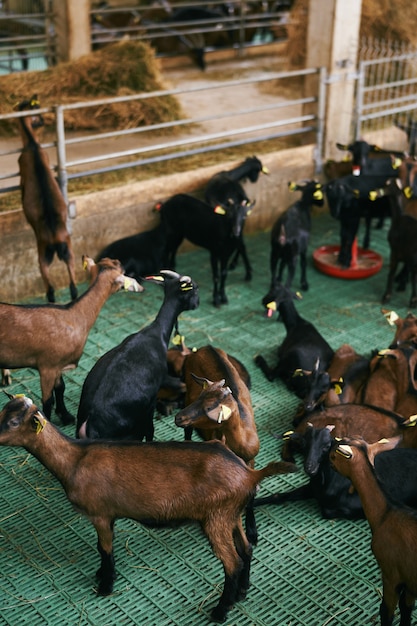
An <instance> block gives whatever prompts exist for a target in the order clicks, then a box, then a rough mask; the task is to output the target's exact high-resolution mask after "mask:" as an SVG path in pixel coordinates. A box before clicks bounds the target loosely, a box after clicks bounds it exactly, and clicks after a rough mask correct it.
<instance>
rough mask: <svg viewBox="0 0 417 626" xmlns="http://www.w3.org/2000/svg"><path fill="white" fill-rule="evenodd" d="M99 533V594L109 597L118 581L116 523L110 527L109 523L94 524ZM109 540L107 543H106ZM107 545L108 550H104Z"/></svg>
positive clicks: (97, 574) (97, 576)
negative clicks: (114, 535)
mask: <svg viewBox="0 0 417 626" xmlns="http://www.w3.org/2000/svg"><path fill="white" fill-rule="evenodd" d="M93 524H94V527H95V529H96V531H97V535H98V541H97V550H98V551H99V554H100V557H101V565H100V567H99V569H98V570H97V572H96V578H97V580H98V589H97V594H98V595H99V596H108V595H110V594H111V592H112V591H113V584H114V581H115V580H116V570H115V565H114V555H113V527H114V522H111V523H110V527H109V526H108V523H107V522H104V526H103V522H102V521H100V522H99V523H97V524H96V523H95V522H93ZM106 539H107V542H106V541H105V540H106ZM106 543H107V544H108V545H109V547H108V549H107V550H106V549H105V548H104V545H106Z"/></svg>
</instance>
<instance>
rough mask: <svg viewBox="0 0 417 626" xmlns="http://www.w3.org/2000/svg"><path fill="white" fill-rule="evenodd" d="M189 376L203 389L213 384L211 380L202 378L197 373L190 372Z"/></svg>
mask: <svg viewBox="0 0 417 626" xmlns="http://www.w3.org/2000/svg"><path fill="white" fill-rule="evenodd" d="M191 376H192V377H193V378H194V380H195V381H196V382H197V383H199V384H200V385H201V386H202V387H203V389H207V387H210V386H211V385H212V384H213V382H212V381H211V380H209V379H208V378H204V377H203V376H197V374H193V372H191Z"/></svg>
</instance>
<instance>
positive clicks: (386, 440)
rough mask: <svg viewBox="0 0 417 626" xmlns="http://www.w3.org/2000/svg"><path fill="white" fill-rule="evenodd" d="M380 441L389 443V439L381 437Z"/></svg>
mask: <svg viewBox="0 0 417 626" xmlns="http://www.w3.org/2000/svg"><path fill="white" fill-rule="evenodd" d="M378 443H389V441H388V439H380V440H379V441H378Z"/></svg>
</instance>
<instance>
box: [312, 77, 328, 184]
mask: <svg viewBox="0 0 417 626" xmlns="http://www.w3.org/2000/svg"><path fill="white" fill-rule="evenodd" d="M326 92H327V69H326V68H325V67H321V68H320V70H319V92H318V102H317V133H316V149H315V154H314V161H315V172H316V174H320V173H321V171H322V165H323V158H324V154H323V150H324V148H323V145H324V139H323V138H324V124H325V119H326Z"/></svg>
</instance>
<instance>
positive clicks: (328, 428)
mask: <svg viewBox="0 0 417 626" xmlns="http://www.w3.org/2000/svg"><path fill="white" fill-rule="evenodd" d="M326 428H327V430H328V431H329V432H332V430H334V429H335V428H336V426H335V424H327V426H326Z"/></svg>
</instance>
